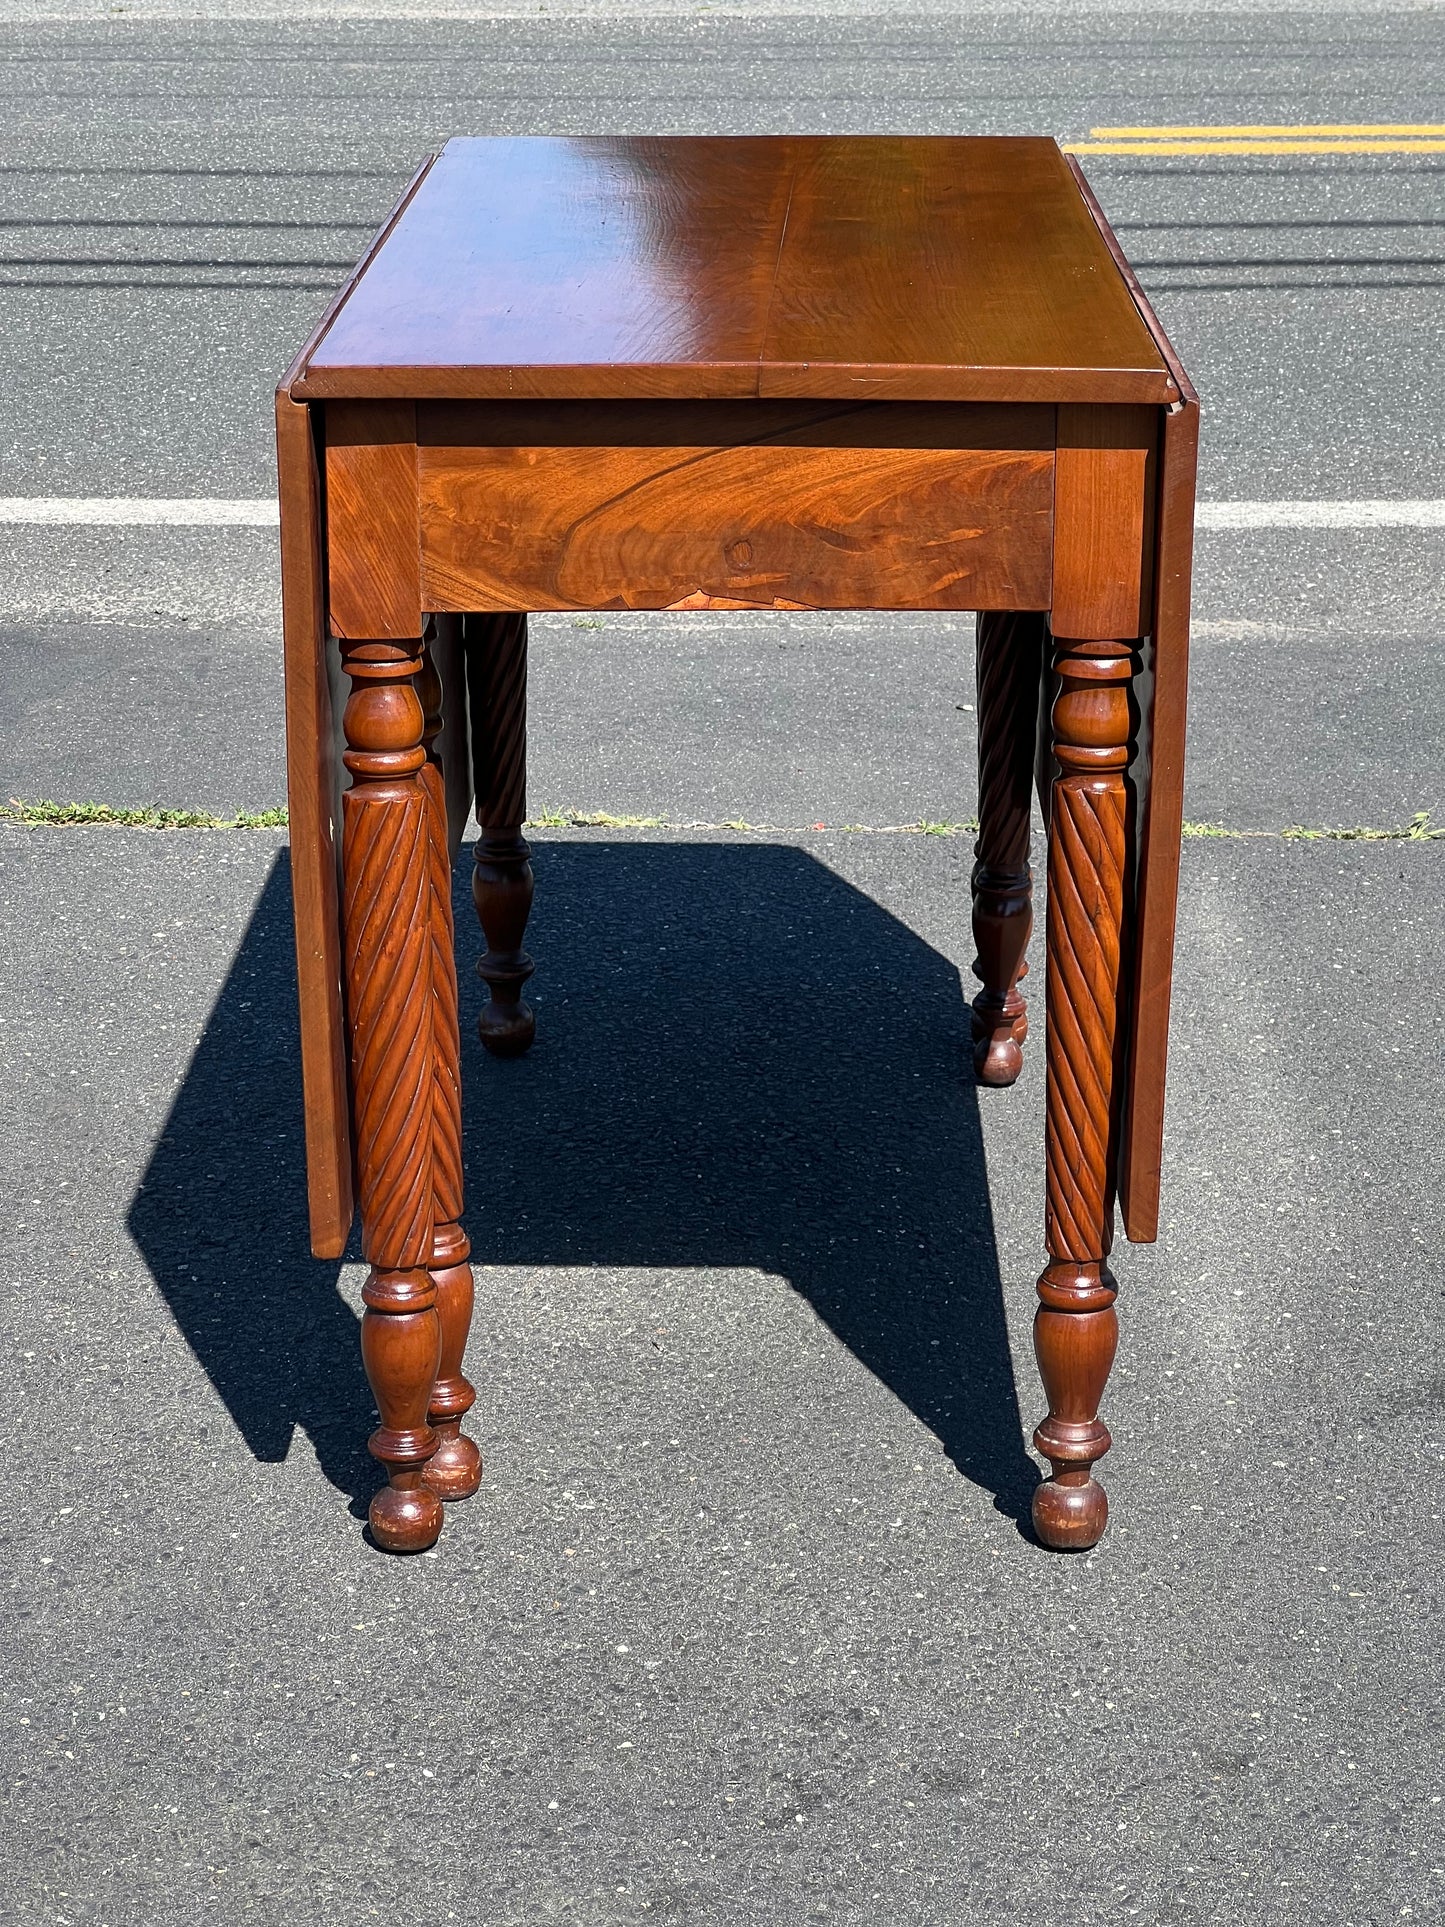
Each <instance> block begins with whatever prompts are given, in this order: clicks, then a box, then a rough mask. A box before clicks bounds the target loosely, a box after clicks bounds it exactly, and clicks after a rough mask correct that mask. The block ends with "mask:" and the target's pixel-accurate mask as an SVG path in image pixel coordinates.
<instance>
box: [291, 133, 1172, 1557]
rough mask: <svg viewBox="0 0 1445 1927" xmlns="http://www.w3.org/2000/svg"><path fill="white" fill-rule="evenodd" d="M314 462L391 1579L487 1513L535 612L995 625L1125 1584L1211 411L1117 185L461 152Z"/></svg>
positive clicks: (988, 974) (342, 306)
mask: <svg viewBox="0 0 1445 1927" xmlns="http://www.w3.org/2000/svg"><path fill="white" fill-rule="evenodd" d="M276 434H277V448H278V459H279V466H280V492H281V539H282V571H283V587H284V600H285V648H286V703H287V729H288V762H289V787H290V802H291V845H292V866H293V868H292V876H293V887H294V893H295V906H296V939H297V957H298V967H299V975H300V999H301V1049H302V1069H303V1076H304V1084H305V1098H306V1143H307V1160H308V1175H309V1192H310V1209H311V1235H312V1246H313V1249H314V1250H315V1252H316V1253H317V1255H318V1256H325V1257H338V1256H340V1255H341V1253H342V1252H343V1250H344V1248H345V1245H346V1242H347V1239H348V1237H349V1234H350V1230H351V1225H352V1219H353V1213H354V1210H355V1209H356V1207H357V1206H358V1205H359V1208H360V1213H361V1226H362V1240H363V1250H364V1254H365V1256H366V1259H367V1261H368V1262H369V1264H370V1266H371V1271H370V1275H369V1277H368V1279H367V1282H366V1285H365V1289H364V1298H365V1305H366V1310H365V1314H364V1316H363V1320H362V1332H361V1344H362V1353H363V1356H364V1359H365V1364H366V1370H367V1373H368V1376H369V1378H370V1381H371V1386H372V1390H373V1393H374V1396H375V1399H376V1403H377V1407H378V1410H379V1412H380V1415H381V1425H380V1428H379V1429H378V1430H377V1431H376V1432H375V1433H374V1435H373V1436H372V1439H371V1450H372V1452H373V1453H374V1454H375V1456H376V1457H377V1458H378V1459H379V1460H380V1461H381V1463H382V1465H383V1466H384V1467H385V1469H386V1472H387V1475H388V1483H387V1484H386V1485H384V1486H383V1487H382V1488H381V1490H380V1491H379V1492H378V1493H377V1494H376V1497H375V1499H374V1500H373V1502H372V1506H371V1515H370V1517H371V1528H372V1533H373V1536H374V1538H375V1539H376V1541H377V1542H378V1543H379V1544H380V1545H381V1546H383V1547H386V1548H387V1549H389V1550H393V1551H417V1550H420V1549H422V1548H423V1547H426V1546H428V1545H430V1544H431V1543H432V1542H433V1541H434V1540H435V1539H436V1537H437V1534H438V1533H439V1531H440V1530H441V1524H442V1501H443V1500H448V1499H457V1498H463V1497H466V1496H467V1495H468V1494H469V1493H471V1492H474V1491H475V1490H476V1488H477V1485H478V1482H479V1480H480V1475H481V1461H480V1457H479V1455H478V1452H477V1448H476V1446H475V1445H474V1444H473V1443H472V1441H471V1440H470V1439H469V1438H468V1437H467V1436H466V1434H465V1433H464V1432H463V1431H462V1429H461V1425H462V1419H463V1416H464V1415H465V1413H466V1412H467V1411H468V1409H469V1408H470V1407H471V1405H472V1403H473V1400H474V1397H475V1393H474V1391H473V1388H472V1386H471V1385H470V1384H469V1383H468V1381H467V1379H466V1378H465V1376H464V1375H463V1371H462V1361H463V1350H464V1347H465V1344H466V1338H467V1330H468V1326H469V1323H470V1319H471V1311H472V1276H471V1269H470V1266H469V1263H468V1249H469V1247H468V1243H467V1237H466V1233H465V1232H464V1230H463V1229H462V1222H461V1220H462V1168H461V1167H462V1158H461V1145H462V1129H461V1077H460V1051H461V1044H460V1039H459V1034H458V1022H457V980H456V969H455V961H454V933H453V928H452V913H451V891H450V871H451V860H452V856H453V854H454V852H455V850H456V847H457V842H458V839H459V837H460V834H461V827H462V824H463V823H464V822H465V820H466V817H467V814H468V809H469V806H470V803H471V801H472V799H473V797H474V798H475V805H476V813H477V820H478V822H479V824H480V825H481V835H480V838H479V841H478V844H477V850H476V868H475V875H474V895H475V899H476V904H477V909H478V913H479V916H480V919H481V926H482V931H483V935H484V937H485V942H486V954H485V955H484V956H483V958H482V960H481V963H480V964H479V966H478V968H479V970H480V972H481V974H482V976H483V978H484V979H485V980H486V982H487V984H488V985H489V987H490V992H491V997H490V1002H489V1003H488V1005H487V1006H486V1009H485V1011H484V1013H483V1016H482V1019H481V1037H482V1042H483V1043H484V1044H485V1045H487V1046H488V1047H489V1048H490V1049H491V1050H492V1051H493V1052H494V1053H496V1054H498V1055H502V1056H507V1055H510V1056H517V1055H520V1054H521V1053H522V1052H524V1051H525V1050H526V1048H527V1046H528V1045H529V1043H530V1042H531V1038H532V1029H533V1019H532V1013H531V1012H530V1010H529V1009H528V1007H527V1005H526V1004H525V1002H524V1001H523V999H522V989H523V986H524V984H525V983H526V980H527V978H528V976H529V975H530V974H531V971H532V963H531V960H530V958H529V957H528V956H527V954H526V952H525V950H524V949H523V940H524V934H525V928H526V922H527V914H528V910H529V907H530V903H531V897H532V873H531V867H530V863H529V851H528V847H527V844H526V842H525V840H524V838H523V833H522V832H523V826H524V819H525V815H526V808H525V800H524V797H525V757H526V718H525V706H526V623H527V613H528V611H530V610H560V609H587V610H590V609H670V610H676V609H717V608H725V609H738V608H747V609H752V608H757V609H779V608H782V609H879V610H887V609H939V610H959V609H963V610H977V611H979V612H980V613H979V617H978V648H977V673H978V695H979V700H978V728H979V817H980V829H979V835H978V843H977V849H976V856H977V862H976V864H975V866H974V872H973V933H974V939H975V943H976V946H977V951H978V956H977V960H976V963H975V966H974V967H975V970H976V973H977V975H978V977H979V979H980V981H981V982H982V985H983V988H982V990H981V991H980V992H979V994H978V996H977V997H976V998H975V999H974V1003H973V1032H974V1038H975V1053H974V1054H975V1066H974V1068H975V1072H976V1074H977V1076H978V1077H979V1078H981V1079H982V1081H984V1082H985V1083H988V1084H1009V1083H1011V1082H1012V1081H1013V1079H1014V1078H1015V1077H1016V1076H1017V1075H1018V1072H1019V1069H1020V1066H1021V1063H1022V1054H1021V1047H1022V1045H1023V1042H1024V1039H1025V1035H1026V1029H1027V1019H1026V1013H1025V1006H1024V999H1023V997H1022V995H1021V994H1020V990H1019V982H1020V978H1021V977H1022V975H1023V972H1024V969H1025V951H1026V947H1027V944H1028V939H1029V933H1030V927H1031V902H1030V895H1031V890H1030V869H1029V813H1030V795H1031V790H1032V787H1033V785H1034V783H1035V780H1037V782H1038V786H1039V791H1040V800H1041V802H1042V804H1043V807H1044V814H1045V817H1046V820H1047V823H1048V919H1047V922H1048V929H1047V946H1046V951H1047V962H1046V985H1045V1006H1046V1015H1047V1025H1046V1032H1047V1035H1046V1040H1045V1075H1046V1079H1047V1112H1048V1123H1047V1147H1046V1161H1047V1186H1046V1197H1047V1205H1046V1216H1045V1240H1044V1241H1045V1246H1046V1249H1047V1259H1048V1261H1047V1263H1046V1265H1045V1267H1044V1270H1043V1274H1042V1276H1041V1278H1040V1279H1039V1284H1038V1295H1039V1300H1040V1303H1039V1307H1038V1311H1037V1315H1036V1320H1035V1328H1034V1329H1035V1348H1036V1352H1037V1356H1038V1362H1039V1368H1040V1371H1041V1374H1042V1377H1043V1382H1044V1389H1045V1392H1046V1394H1047V1399H1048V1413H1047V1416H1046V1417H1045V1418H1044V1419H1043V1421H1042V1423H1041V1424H1040V1426H1039V1428H1038V1430H1037V1432H1036V1433H1035V1435H1034V1442H1035V1444H1036V1446H1037V1447H1038V1450H1039V1451H1040V1453H1041V1454H1043V1456H1044V1457H1045V1458H1047V1460H1048V1461H1049V1463H1050V1466H1051V1467H1052V1476H1051V1477H1050V1478H1048V1479H1047V1480H1045V1481H1044V1482H1043V1483H1042V1484H1041V1485H1040V1486H1039V1487H1038V1490H1037V1492H1036V1494H1035V1499H1034V1508H1033V1517H1034V1524H1035V1528H1036V1530H1037V1532H1038V1534H1039V1536H1040V1538H1041V1539H1042V1540H1043V1541H1044V1542H1045V1543H1046V1544H1047V1545H1050V1546H1056V1547H1061V1548H1067V1547H1082V1546H1090V1545H1093V1544H1094V1543H1095V1542H1096V1540H1097V1539H1098V1537H1099V1535H1100V1533H1101V1532H1102V1531H1103V1529H1104V1524H1105V1520H1106V1517H1107V1513H1108V1503H1107V1500H1106V1499H1105V1496H1104V1493H1103V1490H1102V1488H1101V1487H1100V1485H1099V1484H1098V1482H1097V1481H1096V1480H1095V1478H1094V1476H1093V1467H1094V1465H1095V1463H1096V1461H1097V1460H1098V1459H1099V1458H1100V1457H1101V1456H1102V1455H1103V1454H1104V1453H1105V1452H1106V1451H1107V1450H1108V1447H1109V1442H1110V1441H1109V1434H1108V1431H1107V1430H1106V1429H1105V1426H1104V1424H1103V1423H1102V1421H1101V1420H1100V1418H1099V1403H1100V1398H1101V1395H1102V1393H1103V1389H1104V1384H1105V1380H1106V1379H1107V1376H1108V1373H1109V1367H1110V1364H1111V1362H1112V1359H1113V1355H1114V1347H1115V1338H1116V1329H1117V1327H1116V1320H1115V1313H1114V1298H1115V1284H1114V1280H1113V1277H1112V1275H1111V1273H1110V1270H1109V1263H1108V1259H1109V1250H1110V1245H1111V1242H1112V1238H1113V1230H1114V1221H1115V1209H1116V1201H1117V1203H1118V1205H1119V1206H1120V1207H1121V1209H1122V1217H1123V1224H1124V1229H1125V1232H1126V1234H1127V1236H1128V1237H1129V1238H1131V1239H1134V1240H1149V1239H1152V1238H1153V1237H1154V1236H1155V1235H1156V1229H1157V1222H1158V1208H1159V1169H1160V1145H1161V1135H1162V1128H1163V1099H1164V1069H1165V1047H1166V1039H1167V1029H1168V1008H1169V987H1170V973H1171V967H1172V956H1173V937H1174V910H1175V898H1176V893H1177V885H1178V867H1179V834H1180V811H1181V795H1182V775H1183V754H1184V711H1185V685H1186V658H1187V649H1188V625H1189V576H1190V563H1191V551H1192V542H1193V507H1194V471H1195V451H1196V445H1197V435H1198V403H1197V401H1196V398H1195V395H1194V393H1193V391H1192V389H1191V388H1190V385H1189V382H1188V380H1187V378H1186V376H1185V374H1184V371H1183V369H1182V368H1181V367H1180V365H1179V363H1178V361H1177V359H1176V358H1175V356H1174V354H1173V351H1172V350H1171V348H1170V346H1169V343H1168V342H1167V340H1166V339H1165V337H1164V334H1163V332H1162V330H1161V329H1160V327H1159V325H1158V322H1157V321H1156V320H1155V318H1154V316H1153V314H1152V313H1151V311H1150V309H1149V306H1148V303H1147V302H1146V301H1145V299H1144V297H1143V295H1142V294H1141V292H1140V290H1139V287H1138V285H1137V283H1136V282H1135V280H1134V277H1133V275H1132V274H1131V273H1130V270H1129V267H1128V265H1127V263H1126V262H1125V260H1124V257H1123V254H1122V253H1121V251H1120V249H1119V247H1118V244H1117V242H1116V241H1115V240H1114V237H1113V235H1112V234H1111V233H1110V231H1109V228H1108V226H1107V224H1106V223H1105V221H1104V219H1103V216H1102V215H1101V214H1100V212H1099V209H1098V207H1097V206H1096V204H1095V202H1094V200H1093V198H1092V196H1091V194H1090V192H1089V189H1088V187H1087V185H1086V183H1085V181H1084V179H1083V176H1082V174H1081V173H1080V172H1079V171H1078V169H1077V168H1076V167H1075V166H1074V165H1073V164H1072V162H1070V161H1067V160H1066V159H1065V158H1064V156H1063V155H1062V154H1061V153H1060V152H1059V149H1058V148H1057V147H1056V146H1055V144H1054V143H1053V142H1052V141H1050V140H1042V139H992V138H988V139H982V138H979V139H931V138H930V139H905V138H894V137H891V136H888V137H868V138H855V137H853V136H847V137H836V138H826V137H811V136H810V137H796V138H795V137H779V138H764V139H752V138H748V139H713V138H705V139H693V138H686V139H683V138H660V139H654V138H619V139H613V138H606V139H604V138H589V139H550V138H549V139H520V140H503V139H497V140H454V141H451V142H450V143H449V144H448V145H447V147H446V148H445V149H444V151H443V152H442V153H441V154H440V155H439V156H437V157H436V158H435V159H433V160H431V161H429V162H428V163H427V164H426V166H424V167H423V168H422V169H421V171H420V173H418V174H417V176H416V178H415V179H414V180H413V181H412V183H411V185H410V187H409V188H408V189H407V191H406V193H405V195H404V196H403V198H402V200H401V202H400V204H399V205H398V207H397V209H396V211H395V212H394V213H393V214H392V216H391V218H390V219H389V220H388V221H387V223H386V224H385V226H384V227H383V228H382V230H381V232H380V234H379V235H378V236H377V238H376V240H375V241H374V242H373V244H372V246H371V247H370V249H369V250H368V251H367V253H366V255H365V257H364V258H363V260H362V261H361V263H360V265H359V267H358V268H357V269H356V271H355V273H354V274H353V275H352V276H351V279H350V280H349V281H348V282H347V284H346V286H345V287H344V288H343V289H342V290H341V292H340V294H339V295H338V296H337V298H336V299H335V301H334V302H333V303H332V305H331V306H330V308H329V309H328V310H327V312H326V314H325V315H324V316H323V318H322V320H321V322H320V324H319V325H318V327H317V329H316V331H315V333H314V334H313V335H312V337H311V339H310V341H308V342H307V344H306V346H305V347H304V348H303V349H302V351H301V353H300V354H299V355H298V356H297V358H296V361H295V362H294V364H293V365H292V367H291V369H290V371H289V373H288V374H287V375H286V376H285V378H284V380H283V381H282V383H281V386H280V389H279V391H278V393H277V398H276ZM886 634H887V632H886V630H884V631H881V632H880V647H882V646H884V642H883V637H885V636H886ZM348 684H349V694H348V695H346V697H345V703H344V711H343V712H342V713H341V714H340V716H339V722H340V729H339V731H338V729H337V720H338V711H341V708H342V706H341V702H340V700H339V698H340V693H341V692H342V691H343V690H344V689H345V688H346V687H347V686H348ZM334 696H335V697H336V700H335V701H334V700H333V697H334ZM338 742H339V745H340V753H339V754H338V753H337V749H336V747H334V746H335V745H337V744H338Z"/></svg>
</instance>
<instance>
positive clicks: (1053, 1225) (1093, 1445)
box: [1033, 638, 1134, 1550]
mask: <svg viewBox="0 0 1445 1927" xmlns="http://www.w3.org/2000/svg"><path fill="white" fill-rule="evenodd" d="M1131 648H1132V645H1131V644H1129V643H1122V642H1069V641H1064V640H1062V639H1058V638H1056V639H1055V643H1054V666H1055V671H1056V673H1057V675H1058V678H1059V694H1058V696H1057V698H1056V700H1055V703H1054V712H1053V749H1054V757H1055V760H1056V763H1057V765H1058V770H1059V775H1058V777H1057V779H1056V780H1055V782H1054V787H1053V795H1052V798H1051V807H1050V821H1049V909H1048V985H1047V1007H1048V1045H1047V1064H1048V1210H1047V1225H1046V1240H1045V1242H1046V1244H1047V1248H1048V1253H1049V1263H1048V1265H1047V1266H1046V1267H1045V1269H1044V1273H1043V1276H1042V1277H1041V1278H1040V1279H1039V1284H1038V1294H1039V1301H1040V1302H1039V1309H1038V1312H1037V1313H1036V1315H1035V1319H1034V1350H1035V1353H1036V1355H1037V1357H1038V1362H1039V1371H1040V1374H1041V1375H1042V1377H1043V1381H1044V1391H1045V1393H1046V1394H1047V1396H1048V1401H1049V1411H1048V1417H1047V1418H1046V1419H1045V1420H1044V1421H1043V1423H1042V1424H1041V1425H1040V1426H1039V1428H1038V1430H1037V1431H1036V1432H1035V1433H1034V1444H1035V1445H1036V1446H1037V1448H1038V1450H1039V1451H1040V1452H1041V1453H1042V1454H1043V1455H1044V1457H1045V1458H1046V1459H1048V1461H1049V1463H1050V1465H1051V1466H1052V1468H1053V1476H1052V1477H1051V1478H1049V1479H1046V1480H1045V1481H1044V1483H1043V1484H1042V1485H1040V1486H1039V1487H1038V1488H1037V1490H1036V1491H1035V1493H1034V1502H1033V1519H1034V1529H1035V1531H1036V1532H1037V1533H1038V1535H1039V1537H1040V1539H1042V1540H1043V1541H1044V1543H1045V1544H1046V1545H1050V1546H1056V1547H1058V1548H1060V1549H1061V1550H1063V1549H1070V1548H1085V1547H1088V1546H1092V1545H1094V1544H1095V1543H1096V1542H1097V1541H1098V1539H1099V1537H1100V1535H1101V1534H1102V1533H1103V1530H1104V1526H1105V1524H1106V1523H1107V1520H1108V1517H1109V1502H1108V1499H1107V1498H1106V1497H1105V1495H1104V1489H1103V1487H1102V1486H1101V1485H1099V1484H1098V1483H1097V1482H1096V1481H1095V1479H1094V1477H1093V1467H1094V1465H1095V1463H1096V1462H1097V1461H1098V1460H1099V1459H1101V1458H1102V1457H1103V1456H1104V1454H1105V1453H1106V1452H1107V1451H1108V1449H1109V1444H1110V1440H1109V1433H1108V1429H1107V1427H1106V1426H1105V1425H1104V1423H1103V1421H1102V1420H1101V1419H1100V1417H1099V1401H1100V1399H1101V1398H1102V1396H1103V1391H1104V1385H1105V1382H1106V1380H1107V1379H1108V1376H1109V1368H1110V1366H1111V1365H1112V1364H1113V1362H1114V1348H1115V1344H1116V1343H1117V1339H1118V1320H1117V1318H1116V1316H1115V1313H1114V1298H1115V1293H1116V1287H1115V1284H1114V1280H1113V1277H1112V1276H1111V1274H1110V1271H1109V1266H1108V1256H1109V1249H1110V1246H1111V1245H1112V1243H1113V1236H1114V1164H1115V1141H1116V1135H1117V1129H1118V1110H1119V1100H1120V1097H1121V1094H1122V1079H1121V1076H1120V1070H1121V1049H1122V1044H1123V1036H1124V1027H1123V1024H1122V1023H1121V1021H1120V1015H1121V1013H1120V1011H1119V999H1120V991H1121V985H1122V984H1123V981H1124V978H1123V958H1122V954H1121V953H1122V948H1123V933H1124V893H1125V865H1126V861H1127V856H1128V844H1129V796H1128V790H1127V787H1126V784H1125V777H1124V772H1125V769H1126V768H1127V766H1128V761H1129V724H1130V706H1129V685H1130V680H1131V677H1132V675H1133V670H1134V660H1133V656H1132V654H1131V653H1130V652H1131Z"/></svg>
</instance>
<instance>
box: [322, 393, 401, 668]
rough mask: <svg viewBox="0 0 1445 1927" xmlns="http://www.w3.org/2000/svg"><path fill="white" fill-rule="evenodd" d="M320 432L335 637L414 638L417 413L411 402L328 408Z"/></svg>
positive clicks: (373, 403)
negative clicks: (323, 444) (323, 445)
mask: <svg viewBox="0 0 1445 1927" xmlns="http://www.w3.org/2000/svg"><path fill="white" fill-rule="evenodd" d="M325 424H326V427H325V433H326V532H327V547H328V551H329V555H330V569H329V577H328V579H329V591H330V594H329V613H330V619H331V628H332V631H333V633H334V634H336V635H338V636H342V637H350V636H372V637H395V638H396V639H397V640H398V641H403V640H407V639H410V638H413V637H415V636H417V635H418V634H420V632H421V626H422V621H421V619H422V608H423V603H422V599H421V574H420V565H419V560H418V548H419V542H418V530H417V476H416V410H415V408H414V407H413V406H412V405H411V404H410V403H409V402H344V401H343V402H333V403H331V404H330V405H329V406H328V408H327V409H326V416H325Z"/></svg>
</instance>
